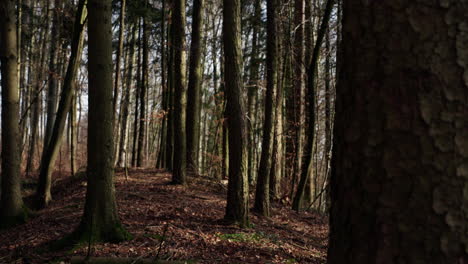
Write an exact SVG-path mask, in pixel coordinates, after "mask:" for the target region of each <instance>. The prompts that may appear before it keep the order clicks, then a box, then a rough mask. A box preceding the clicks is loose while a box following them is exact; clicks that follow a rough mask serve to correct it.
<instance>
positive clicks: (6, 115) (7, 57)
mask: <svg viewBox="0 0 468 264" xmlns="http://www.w3.org/2000/svg"><path fill="white" fill-rule="evenodd" d="M0 14H1V15H0V60H1V67H2V68H1V74H2V176H1V183H2V194H1V203H0V219H1V221H0V228H1V227H8V226H11V225H15V224H17V223H20V222H23V221H25V218H26V213H25V210H24V208H23V199H22V197H21V180H20V149H19V147H20V144H19V126H18V120H19V89H18V88H19V87H18V61H17V55H18V49H17V43H16V37H17V36H16V15H15V1H11V0H3V1H1V2H0Z"/></svg>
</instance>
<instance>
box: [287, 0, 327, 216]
mask: <svg viewBox="0 0 468 264" xmlns="http://www.w3.org/2000/svg"><path fill="white" fill-rule="evenodd" d="M333 5H334V0H327V5H326V7H325V12H324V15H323V18H322V23H321V25H320V29H319V32H318V34H317V39H316V40H315V46H314V51H313V53H312V61H311V63H310V66H309V70H308V73H307V75H308V79H307V81H308V82H307V88H308V91H307V94H308V100H309V106H308V110H309V111H308V112H309V122H308V123H309V128H308V136H307V137H306V143H305V147H304V155H303V157H302V165H301V171H300V172H301V178H300V181H299V184H298V186H297V191H296V195H295V196H294V200H293V206H292V208H293V210H296V211H299V209H300V208H301V206H302V205H301V203H302V199H303V197H304V192H305V189H306V183H307V178H309V177H308V176H309V175H310V174H311V173H310V172H311V171H310V170H311V167H312V163H313V162H312V161H313V153H312V152H313V149H314V137H315V80H316V78H317V76H316V75H317V72H318V71H317V67H318V62H319V56H320V48H321V46H322V42H323V39H324V37H325V33H326V32H327V28H328V21H329V20H330V16H331V12H332V9H333ZM315 174H316V177H318V175H317V173H315Z"/></svg>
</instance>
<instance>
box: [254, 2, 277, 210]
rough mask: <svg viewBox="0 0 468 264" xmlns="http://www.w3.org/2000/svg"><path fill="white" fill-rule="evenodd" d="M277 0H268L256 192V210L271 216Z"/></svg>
mask: <svg viewBox="0 0 468 264" xmlns="http://www.w3.org/2000/svg"><path fill="white" fill-rule="evenodd" d="M276 5H277V4H276V0H267V58H266V66H267V68H266V70H267V90H266V95H265V120H264V124H263V141H262V156H261V160H260V167H259V169H258V180H257V189H256V192H255V204H254V209H255V211H257V212H259V213H260V214H262V215H263V216H270V169H271V153H272V149H271V148H272V138H271V136H272V132H273V109H274V102H273V101H274V97H273V95H274V93H275V90H276V81H277V78H276V74H277V42H278V39H277V35H276V28H277V27H276V23H277V22H276V20H277V18H276V16H277V9H276Z"/></svg>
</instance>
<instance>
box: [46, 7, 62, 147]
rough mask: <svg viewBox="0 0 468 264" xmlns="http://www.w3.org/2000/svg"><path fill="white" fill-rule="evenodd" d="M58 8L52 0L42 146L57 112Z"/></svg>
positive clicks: (48, 139)
mask: <svg viewBox="0 0 468 264" xmlns="http://www.w3.org/2000/svg"><path fill="white" fill-rule="evenodd" d="M59 9H60V0H55V1H54V11H53V16H54V17H53V20H52V32H51V41H50V43H51V44H50V57H49V78H48V82H49V84H48V90H47V122H46V130H45V135H44V147H45V146H47V145H48V144H49V141H50V137H51V136H52V129H53V128H54V123H55V115H56V112H57V94H58V81H57V79H58V78H59V76H58V75H59V71H58V58H57V57H58V50H59V46H60V38H59V36H60V26H59V21H60V20H59Z"/></svg>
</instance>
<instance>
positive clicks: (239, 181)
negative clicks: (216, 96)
mask: <svg viewBox="0 0 468 264" xmlns="http://www.w3.org/2000/svg"><path fill="white" fill-rule="evenodd" d="M240 2H241V1H240V0H224V1H223V5H224V9H223V18H224V21H223V44H224V65H225V66H224V74H225V75H224V76H225V77H224V80H225V91H226V104H227V105H226V118H227V122H228V131H229V132H228V134H229V182H228V195H227V205H226V215H225V219H226V220H228V221H230V222H233V223H237V224H239V225H240V226H242V227H245V226H247V225H248V224H249V217H248V216H249V214H248V213H249V211H248V209H249V199H248V198H249V197H248V193H249V184H248V177H247V148H246V147H247V126H246V121H245V110H244V103H243V99H242V50H241V36H240V32H241V30H240V25H241V13H240Z"/></svg>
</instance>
